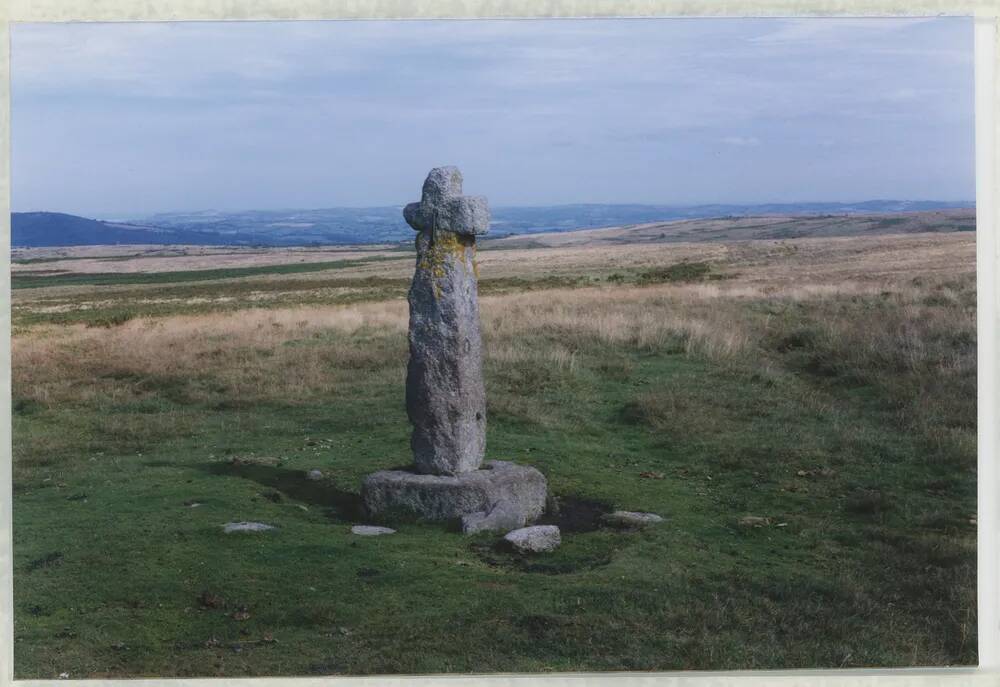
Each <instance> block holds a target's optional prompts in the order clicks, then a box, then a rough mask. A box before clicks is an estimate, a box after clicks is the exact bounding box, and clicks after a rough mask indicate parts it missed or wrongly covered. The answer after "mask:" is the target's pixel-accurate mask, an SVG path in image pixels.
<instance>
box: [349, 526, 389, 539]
mask: <svg viewBox="0 0 1000 687" xmlns="http://www.w3.org/2000/svg"><path fill="white" fill-rule="evenodd" d="M395 533H396V530H394V529H391V528H389V527H379V526H377V525H355V526H354V527H352V528H351V534H356V535H358V536H361V537H378V536H380V535H383V534H395Z"/></svg>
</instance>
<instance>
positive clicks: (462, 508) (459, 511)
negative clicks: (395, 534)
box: [361, 460, 548, 522]
mask: <svg viewBox="0 0 1000 687" xmlns="http://www.w3.org/2000/svg"><path fill="white" fill-rule="evenodd" d="M547 491H548V484H547V482H546V481H545V476H544V475H543V474H542V473H541V472H539V471H538V470H536V469H535V468H533V467H529V466H527V465H517V464H516V463H511V462H508V461H502V460H490V461H487V462H486V463H484V464H483V467H482V469H480V470H473V471H471V472H466V473H463V474H461V475H455V476H442V475H422V474H418V473H416V472H408V471H405V470H383V471H381V472H375V473H372V474H371V475H368V477H366V478H365V481H364V483H363V484H362V486H361V500H362V502H363V503H364V507H365V510H366V511H367V512H368V514H369V515H370V516H372V517H375V518H392V517H394V516H398V517H416V518H419V519H421V520H435V521H443V520H456V519H459V518H461V517H462V516H464V515H469V514H472V513H479V512H484V513H489V512H490V511H492V510H493V508H494V506H496V505H497V504H498V503H501V502H506V507H507V508H514V509H516V510H518V511H520V512H521V513H523V514H524V521H525V522H532V521H534V520H535V519H537V518H538V517H539V516H541V514H542V513H543V512H544V511H545V499H546V495H547Z"/></svg>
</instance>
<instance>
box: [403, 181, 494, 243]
mask: <svg viewBox="0 0 1000 687" xmlns="http://www.w3.org/2000/svg"><path fill="white" fill-rule="evenodd" d="M403 219H405V220H406V223H407V224H409V225H410V226H411V227H413V229H414V230H415V231H419V232H423V231H429V232H434V231H448V232H451V233H453V234H461V235H463V236H481V235H483V234H486V233H487V232H489V228H490V209H489V204H488V202H487V200H486V198H484V197H483V196H463V195H462V173H461V172H459V171H458V168H457V167H435V168H434V169H432V170H431V171H430V174H428V175H427V179H425V180H424V187H423V192H422V194H421V199H420V202H419V203H410V204H408V205H407V206H406V207H405V208H403Z"/></svg>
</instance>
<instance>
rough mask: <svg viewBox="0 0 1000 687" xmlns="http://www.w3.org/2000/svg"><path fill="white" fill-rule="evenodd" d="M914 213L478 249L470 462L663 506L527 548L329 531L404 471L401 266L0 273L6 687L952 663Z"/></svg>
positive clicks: (940, 473) (954, 573) (962, 458)
mask: <svg viewBox="0 0 1000 687" xmlns="http://www.w3.org/2000/svg"><path fill="white" fill-rule="evenodd" d="M921 214H922V215H925V216H924V218H923V219H922V220H920V221H921V222H925V223H926V222H931V220H930V219H928V217H927V216H926V215H927V213H921ZM938 214H940V215H941V216H942V217H943V218H944V219H941V220H940V222H946V221H947V222H950V223H951V224H950V226H951V227H952V229H949V230H944V229H937V228H936V227H939V226H943V225H942V224H933V223H932V224H931V225H927V224H924V225H921V226H924V228H925V230H924V231H922V232H921V231H915V230H913V227H915V226H917V225H916V224H914V222H916V220H913V219H908V218H904V221H902V222H899V223H896V224H894V225H892V227H895V229H896V230H897V232H898V231H903V233H885V234H883V233H882V230H883V229H889V228H892V227H890V226H883V227H882V228H877V227H873V226H871V225H864V227H862V226H861V225H860V224H859V225H857V226H855V228H854V229H852V231H855V230H856V232H855V233H859V234H861V235H857V236H840V237H822V236H821V237H818V238H782V237H777V236H776V237H773V238H771V239H767V240H753V241H744V240H734V239H729V238H724V237H721V236H718V235H715V234H712V233H711V232H712V231H714V230H712V229H710V228H709V227H707V225H706V226H703V227H702V228H701V229H698V232H700V233H699V236H701V237H702V238H706V237H707V238H711V239H712V240H708V241H691V240H679V239H677V237H679V236H688V237H689V236H690V234H688V233H685V232H689V231H693V229H692V227H693V226H695V225H692V224H691V223H671V225H670V227H672V228H663V227H661V228H659V229H656V228H653V227H651V226H645V225H643V226H640V227H636V228H633V229H626V228H622V229H615V230H601V231H603V232H604V233H603V234H602V233H599V232H574V233H572V234H562V235H553V236H551V237H549V236H532V237H522V238H523V239H524V240H525V241H528V240H529V239H530V241H532V242H533V243H530V244H529V243H518V241H521V240H522V239H517V240H501V241H496V242H492V243H488V244H487V246H488V247H487V249H486V250H483V251H481V253H480V256H479V257H480V276H481V293H482V304H481V306H482V315H483V331H484V339H485V353H486V381H487V393H488V404H489V405H488V419H489V426H488V447H487V458H491V459H492V458H498V459H512V460H517V461H518V462H522V463H526V464H531V465H535V466H537V467H538V468H539V469H541V470H542V471H543V472H544V473H545V474H546V475H547V476H548V479H549V481H550V485H551V488H552V490H553V492H554V493H555V494H556V495H557V496H558V497H559V498H560V499H561V500H562V502H563V503H564V504H565V505H566V507H567V508H568V509H572V508H580V509H583V510H584V511H587V509H592V510H597V511H599V510H600V509H608V508H626V509H629V510H650V511H654V512H658V513H661V514H663V515H664V516H666V517H667V518H668V520H667V522H666V523H664V524H663V525H661V526H659V527H656V528H653V529H650V530H647V531H643V532H636V533H629V534H620V533H617V532H613V531H610V530H607V529H604V528H601V527H597V526H596V523H588V522H583V523H582V524H580V523H577V524H578V525H579V527H578V528H577V529H567V530H566V531H565V532H564V544H563V546H562V547H561V548H560V549H559V550H558V551H557V552H555V553H553V554H551V555H548V556H542V557H538V558H534V559H519V558H516V557H513V556H511V555H509V554H506V553H503V552H498V551H495V550H494V549H493V548H492V547H491V544H492V539H491V538H490V537H489V536H481V537H474V538H471V539H470V538H465V537H463V536H462V535H460V534H457V533H454V532H449V531H446V530H445V529H444V528H441V527H438V526H435V525H426V524H411V525H403V526H400V528H399V530H400V531H399V533H398V534H396V535H393V536H392V537H389V538H377V539H371V540H369V539H365V540H359V539H358V538H356V537H352V535H350V534H349V526H350V525H351V524H355V523H358V522H361V521H362V517H363V516H362V515H361V514H360V512H359V509H358V490H359V485H360V480H361V478H362V476H363V475H365V474H367V473H369V472H371V471H373V470H377V469H381V468H386V467H392V466H396V465H400V464H402V463H406V462H407V461H408V460H409V449H408V425H407V422H406V415H405V410H404V406H403V379H404V374H405V363H406V353H407V349H406V302H405V294H406V288H407V286H408V279H409V277H410V275H411V274H412V270H413V255H412V253H409V252H407V251H405V250H402V249H399V248H395V247H374V248H368V247H366V248H364V249H360V248H348V249H344V250H343V251H339V252H338V251H326V250H316V249H302V250H299V249H265V250H257V249H245V250H244V249H238V250H234V249H226V250H219V251H218V252H215V251H214V250H213V249H202V248H186V247H171V248H170V249H166V250H167V251H168V252H162V251H164V250H165V249H163V248H162V247H157V248H155V249H152V248H150V249H135V248H134V247H130V248H125V247H121V248H103V249H98V248H86V249H58V252H54V253H53V252H45V251H42V250H37V251H33V252H31V253H24V254H18V255H15V259H22V260H32V261H34V262H25V263H20V264H15V265H14V284H15V291H14V299H13V319H14V330H15V333H14V337H13V342H12V345H13V357H14V365H13V391H14V438H13V441H14V468H13V469H14V501H15V503H14V537H15V579H16V585H15V634H16V641H15V654H16V662H15V667H16V670H17V672H18V674H17V677H18V678H53V677H56V676H57V675H58V674H59V673H61V672H64V671H65V672H68V673H69V674H70V675H71V677H73V678H78V677H81V678H82V677H130V676H131V677H134V676H140V675H160V676H169V675H177V676H196V675H206V676H244V675H320V674H343V673H347V674H381V673H396V672H404V673H428V672H429V673H438V672H493V671H505V672H509V671H553V670H554V671H568V670H595V671H596V670H667V669H737V668H742V669H746V668H805V667H838V668H839V667H859V666H903V665H945V664H956V663H961V664H974V663H975V662H976V660H977V656H976V585H975V582H976V580H975V564H976V551H975V537H976V525H975V517H976V516H975V512H976V475H975V469H976V330H975V313H976V294H975V272H974V270H975V235H974V233H971V232H969V231H965V230H964V229H960V228H959V227H962V226H964V223H965V222H967V221H971V220H970V219H969V218H970V216H969V215H968V213H966V214H965V215H962V214H961V211H957V212H956V213H954V214H952V213H938ZM882 219H883V220H884V219H885V218H884V217H883V218H882ZM746 221H747V222H749V220H746ZM754 221H757V222H758V223H760V224H765V225H766V226H765V227H763V228H756V229H754V228H751V227H749V226H747V225H746V224H740V223H742V222H744V220H739V221H737V224H738V225H739V226H737V224H732V223H730V225H729V228H728V229H725V231H726V232H735V233H738V234H739V235H740V236H744V238H746V236H745V234H747V233H753V232H758V231H786V230H788V231H790V232H791V233H795V232H796V231H798V230H797V229H796V228H795V227H798V228H799V229H802V227H811V229H810V231H812V230H813V229H815V228H816V227H815V226H814V225H813V224H811V223H812V222H814V221H818V220H814V219H800V220H796V222H797V223H795V222H793V223H792V224H788V223H787V222H788V221H789V220H788V218H785V219H784V220H781V222H785V224H781V222H778V221H777V220H775V223H777V226H775V223H772V222H770V220H767V221H765V220H762V219H760V218H758V219H757V220H754ZM864 221H865V222H873V221H880V220H864ZM934 221H938V220H934ZM719 226H721V225H719ZM719 226H717V227H716V228H717V229H719ZM678 227H680V228H678ZM841 230H845V231H846V228H845V227H843V226H842V227H841ZM719 231H722V229H719ZM629 232H631V234H630V233H629ZM671 232H675V233H671ZM739 232H743V233H741V234H740V233H739ZM660 233H663V234H665V236H664V237H663V238H661V237H660V236H659V234H660ZM820 233H821V232H820ZM654 235H655V238H652V239H650V238H648V237H649V236H654ZM623 236H631V237H632V238H633V239H635V241H634V242H626V241H625V240H623V238H622V237H623ZM500 247H504V248H506V249H504V250H499V249H498V248H500ZM47 250H49V251H52V250H54V249H47ZM102 250H103V252H101V251H102ZM130 251H131V252H130ZM156 251H160V252H159V253H157V252H156ZM135 253H138V255H134V254H135ZM45 260H51V261H48V262H42V261H45ZM216 260H225V262H222V263H219V262H215V261H216ZM300 260H302V261H304V262H300ZM133 261H139V264H141V266H142V267H141V269H137V268H136V266H135V264H130V263H133ZM167 265H171V267H168V266H167ZM173 265H176V266H177V267H173ZM49 270H51V271H49ZM28 286H30V287H31V288H25V287H28ZM312 468H319V469H321V470H322V471H323V472H324V474H325V479H324V480H323V481H321V482H310V481H307V480H305V472H306V471H308V470H309V469H312ZM588 512H589V511H588ZM747 515H752V516H758V517H760V518H766V519H767V520H766V522H767V524H766V525H765V526H762V527H747V526H743V525H741V524H740V521H741V519H742V518H744V517H745V516H747ZM243 519H247V520H261V521H265V522H269V523H272V524H274V525H276V526H277V527H278V529H277V530H276V531H274V532H269V533H265V534H264V535H262V536H259V537H254V536H248V537H237V536H226V535H223V534H222V533H221V529H220V525H221V524H222V523H225V522H229V521H232V520H243ZM456 590H461V592H460V593H458V592H456Z"/></svg>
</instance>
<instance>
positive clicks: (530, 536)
mask: <svg viewBox="0 0 1000 687" xmlns="http://www.w3.org/2000/svg"><path fill="white" fill-rule="evenodd" d="M504 540H505V541H506V542H508V543H509V544H510V545H511V546H513V547H514V548H515V549H516V550H518V551H520V552H521V553H544V552H546V551H553V550H555V549H556V548H557V547H558V546H559V545H560V544H561V543H562V536H561V535H560V533H559V528H558V527H556V526H555V525H533V526H531V527H522V528H521V529H519V530H514V531H513V532H508V533H507V534H506V535H505V536H504Z"/></svg>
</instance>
